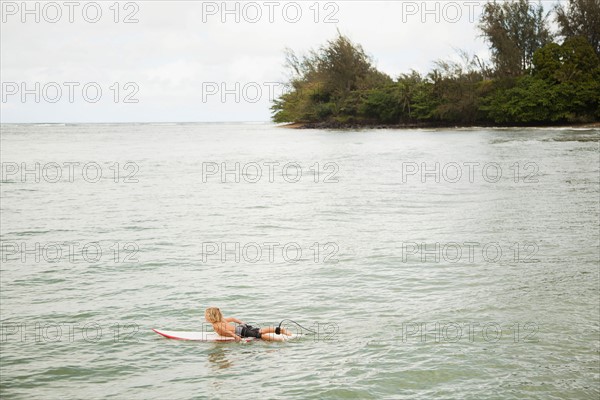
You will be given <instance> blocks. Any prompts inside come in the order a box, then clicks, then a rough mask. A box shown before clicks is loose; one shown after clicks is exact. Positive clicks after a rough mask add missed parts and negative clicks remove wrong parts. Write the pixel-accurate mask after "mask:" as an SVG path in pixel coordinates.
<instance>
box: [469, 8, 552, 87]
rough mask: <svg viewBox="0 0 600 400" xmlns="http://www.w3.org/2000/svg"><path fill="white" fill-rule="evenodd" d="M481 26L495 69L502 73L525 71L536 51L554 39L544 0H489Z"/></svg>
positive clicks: (509, 74) (514, 74)
mask: <svg viewBox="0 0 600 400" xmlns="http://www.w3.org/2000/svg"><path fill="white" fill-rule="evenodd" d="M479 29H480V30H481V32H482V36H483V37H484V38H485V39H486V41H487V42H488V43H489V44H490V49H491V51H492V61H493V62H494V65H495V68H496V72H497V73H498V74H499V75H503V76H507V75H508V76H519V75H522V74H523V73H524V72H525V71H527V70H528V69H529V68H530V67H531V64H532V59H533V53H535V51H536V50H537V49H539V48H541V47H543V46H544V45H546V44H547V43H549V42H550V41H551V35H550V31H549V30H548V24H547V17H546V16H545V15H544V9H543V7H542V4H541V2H540V3H539V4H538V5H537V6H534V5H533V4H531V3H530V2H529V1H528V0H517V1H503V2H501V3H497V2H496V0H494V1H493V2H491V3H486V4H485V6H484V8H483V14H482V16H481V20H480V23H479Z"/></svg>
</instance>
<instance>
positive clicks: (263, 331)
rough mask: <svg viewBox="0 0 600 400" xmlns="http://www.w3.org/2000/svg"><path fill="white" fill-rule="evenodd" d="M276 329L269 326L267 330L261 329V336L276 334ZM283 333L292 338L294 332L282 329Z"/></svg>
mask: <svg viewBox="0 0 600 400" xmlns="http://www.w3.org/2000/svg"><path fill="white" fill-rule="evenodd" d="M275 329H276V328H275V327H274V326H268V327H266V328H260V334H261V335H262V334H263V333H275ZM281 333H282V334H284V335H287V336H291V335H292V332H290V331H288V330H287V329H285V328H281Z"/></svg>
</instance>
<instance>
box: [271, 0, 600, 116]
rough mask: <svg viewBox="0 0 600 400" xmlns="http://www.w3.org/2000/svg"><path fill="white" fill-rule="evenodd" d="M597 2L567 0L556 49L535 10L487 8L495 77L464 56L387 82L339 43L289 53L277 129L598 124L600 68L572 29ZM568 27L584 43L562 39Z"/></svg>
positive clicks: (521, 3) (352, 48) (522, 5)
mask: <svg viewBox="0 0 600 400" xmlns="http://www.w3.org/2000/svg"><path fill="white" fill-rule="evenodd" d="M594 1H595V3H594V4H591V3H590V2H588V1H587V0H572V1H570V5H571V7H570V8H569V9H568V10H567V11H565V10H563V9H562V8H560V7H559V8H558V9H557V13H558V14H557V15H558V16H557V20H558V21H559V24H561V25H564V26H563V36H565V40H564V41H563V43H562V44H558V43H553V42H551V40H550V38H551V35H550V33H549V31H548V29H547V26H546V25H547V23H546V16H545V15H544V13H543V9H542V7H541V5H537V6H534V5H532V4H531V3H530V2H529V1H527V0H515V1H513V2H503V3H501V4H500V3H497V2H496V1H493V2H490V3H488V4H486V6H485V9H484V13H483V16H482V20H481V22H480V28H481V30H482V32H483V36H484V37H485V38H486V39H487V40H488V42H489V43H490V47H491V51H492V62H493V68H492V67H490V66H488V65H487V64H486V63H484V62H482V61H481V60H479V59H478V58H477V57H471V56H469V55H467V54H466V53H464V52H460V53H459V56H460V57H459V61H447V60H440V61H437V62H436V67H435V68H434V69H433V70H432V71H431V72H430V73H429V74H427V75H426V76H422V75H421V74H419V73H418V72H416V71H412V72H411V73H408V74H402V75H400V76H399V77H398V78H397V79H395V80H393V79H391V78H390V77H389V76H387V75H385V74H383V73H381V72H379V71H377V69H376V68H375V67H374V66H373V64H372V62H371V59H370V58H369V57H368V56H367V55H366V53H365V52H364V50H363V49H362V47H361V46H360V45H357V44H354V43H352V42H351V41H350V40H349V39H348V38H346V37H344V36H342V35H341V34H338V36H337V37H336V38H335V39H334V40H331V41H329V42H327V43H326V45H325V46H323V47H321V48H319V49H318V50H316V51H311V52H309V54H308V55H305V56H303V57H297V56H296V55H295V54H294V53H293V52H292V51H288V52H287V59H286V62H287V66H288V68H289V70H290V71H291V76H290V81H289V88H290V90H289V91H288V92H287V93H285V94H284V95H282V96H281V97H280V98H279V99H277V100H276V101H275V102H274V104H273V106H272V110H273V120H274V121H275V122H305V123H312V122H317V123H325V124H326V125H327V124H332V125H333V126H337V125H339V124H340V123H341V124H414V123H425V124H436V125H437V124H441V125H472V124H483V125H485V124H502V125H514V124H518V125H528V124H556V123H566V122H584V121H586V122H587V121H594V120H598V119H600V59H599V57H598V54H597V48H594V47H593V45H592V44H590V43H592V42H591V41H590V37H593V35H592V36H590V35H591V34H590V32H592V33H593V32H595V31H594V30H593V29H591V30H586V29H583V28H582V27H581V26H580V25H577V24H579V23H580V21H593V20H594V19H593V18H594V17H593V16H590V14H589V13H590V10H592V11H594V10H595V8H594V5H595V6H598V3H599V1H598V0H594ZM577 7H579V8H577ZM560 10H562V12H563V14H560V12H561V11H560ZM582 10H583V11H582ZM594 12H595V11H594ZM561 15H562V16H561ZM594 15H595V14H594ZM561 18H563V19H565V18H566V19H565V20H564V21H567V22H564V21H563V22H561ZM568 24H571V25H568ZM573 26H576V27H579V28H577V29H579V30H577V29H575V28H573ZM567 27H570V28H569V29H573V32H581V33H585V35H584V36H577V35H574V34H571V33H569V34H568V35H567V34H566V33H565V32H567V30H566V29H567ZM596 28H597V26H596ZM569 32H571V31H569Z"/></svg>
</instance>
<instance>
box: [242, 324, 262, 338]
mask: <svg viewBox="0 0 600 400" xmlns="http://www.w3.org/2000/svg"><path fill="white" fill-rule="evenodd" d="M236 333H237V335H238V336H241V337H253V338H257V339H260V328H255V327H253V326H252V325H238V326H237V329H236Z"/></svg>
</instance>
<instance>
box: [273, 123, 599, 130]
mask: <svg viewBox="0 0 600 400" xmlns="http://www.w3.org/2000/svg"><path fill="white" fill-rule="evenodd" d="M278 128H284V129H331V130H337V129H340V130H341V129H348V130H350V129H353V130H356V129H363V130H381V129H398V130H400V129H444V128H445V129H463V128H589V129H594V128H596V129H600V122H589V123H580V124H554V125H448V124H432V123H412V124H362V123H361V124H357V123H341V122H292V123H289V124H284V125H279V126H278Z"/></svg>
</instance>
